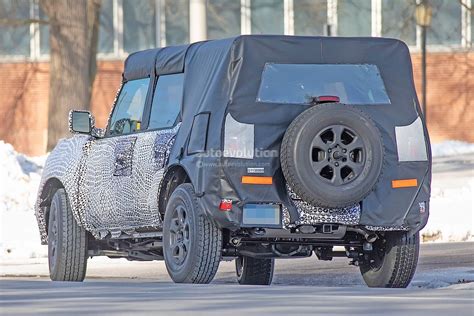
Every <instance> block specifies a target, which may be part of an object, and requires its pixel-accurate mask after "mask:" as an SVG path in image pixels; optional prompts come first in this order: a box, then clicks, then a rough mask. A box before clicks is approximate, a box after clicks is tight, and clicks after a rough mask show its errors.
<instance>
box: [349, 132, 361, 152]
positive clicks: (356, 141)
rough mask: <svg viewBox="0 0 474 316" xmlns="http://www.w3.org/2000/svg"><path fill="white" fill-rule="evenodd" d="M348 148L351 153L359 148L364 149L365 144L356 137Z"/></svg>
mask: <svg viewBox="0 0 474 316" xmlns="http://www.w3.org/2000/svg"><path fill="white" fill-rule="evenodd" d="M346 148H347V150H348V151H349V152H351V151H352V150H354V149H357V148H364V142H363V141H362V139H360V137H357V136H356V137H355V138H354V140H353V141H352V142H351V143H350V144H348V145H347V146H346Z"/></svg>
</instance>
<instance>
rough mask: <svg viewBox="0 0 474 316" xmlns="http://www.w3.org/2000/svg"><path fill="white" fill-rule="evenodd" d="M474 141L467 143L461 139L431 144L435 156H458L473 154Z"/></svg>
mask: <svg viewBox="0 0 474 316" xmlns="http://www.w3.org/2000/svg"><path fill="white" fill-rule="evenodd" d="M473 153H474V143H466V142H462V141H459V140H447V141H444V142H441V143H437V144H431V154H432V156H433V157H446V156H457V155H463V154H473Z"/></svg>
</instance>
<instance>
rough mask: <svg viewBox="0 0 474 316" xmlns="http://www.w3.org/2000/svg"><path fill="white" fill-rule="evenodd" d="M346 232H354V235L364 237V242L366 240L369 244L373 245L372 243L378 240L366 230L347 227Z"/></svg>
mask: <svg viewBox="0 0 474 316" xmlns="http://www.w3.org/2000/svg"><path fill="white" fill-rule="evenodd" d="M347 231H348V232H355V233H358V234H360V235H362V236H364V238H365V240H367V241H368V242H370V243H373V242H374V241H376V240H377V239H378V238H379V237H378V236H377V234H375V233H373V232H368V231H366V230H363V229H362V228H354V227H347Z"/></svg>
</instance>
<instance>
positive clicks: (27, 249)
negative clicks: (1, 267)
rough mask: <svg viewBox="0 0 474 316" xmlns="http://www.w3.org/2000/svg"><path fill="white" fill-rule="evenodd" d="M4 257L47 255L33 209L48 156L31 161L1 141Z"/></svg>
mask: <svg viewBox="0 0 474 316" xmlns="http://www.w3.org/2000/svg"><path fill="white" fill-rule="evenodd" d="M0 161H1V166H0V258H2V257H5V258H8V257H24V258H28V257H37V256H44V255H46V254H47V249H46V247H45V246H41V245H40V238H39V232H38V226H37V224H36V218H35V216H34V211H33V206H34V204H35V201H36V194H37V192H38V186H39V182H40V177H41V171H42V168H43V165H44V163H45V161H46V156H42V157H35V158H29V157H26V156H24V155H22V154H19V153H17V152H16V151H15V150H14V149H13V146H12V145H10V144H6V143H4V142H3V141H0Z"/></svg>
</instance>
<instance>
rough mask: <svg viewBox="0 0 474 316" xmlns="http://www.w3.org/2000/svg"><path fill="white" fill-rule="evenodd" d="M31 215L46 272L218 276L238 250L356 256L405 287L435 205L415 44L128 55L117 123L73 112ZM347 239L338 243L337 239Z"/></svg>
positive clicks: (258, 41)
mask: <svg viewBox="0 0 474 316" xmlns="http://www.w3.org/2000/svg"><path fill="white" fill-rule="evenodd" d="M69 124H70V129H71V131H72V132H73V133H75V135H74V136H73V137H71V138H69V139H63V140H61V141H60V142H59V143H58V145H57V146H56V148H55V149H54V150H53V151H52V152H51V154H50V155H49V158H48V160H47V162H46V166H45V169H44V173H43V176H42V180H41V184H40V188H39V195H38V201H37V204H36V215H37V219H38V224H39V228H40V233H41V237H42V242H43V243H44V244H46V243H47V244H48V249H49V269H50V275H51V279H52V280H63V281H81V280H83V279H84V276H85V273H86V262H87V258H88V257H93V256H101V255H103V256H108V257H114V258H115V257H124V258H127V259H129V260H163V259H164V261H165V263H166V268H167V270H168V272H169V275H170V276H171V278H172V279H173V280H174V281H175V282H186V283H208V282H210V281H211V280H212V279H213V277H214V275H215V274H216V271H217V268H218V265H219V262H220V261H221V259H223V258H228V259H232V258H235V263H236V272H237V278H238V281H239V283H241V284H270V283H271V281H272V276H273V268H274V259H275V258H301V257H309V256H311V255H312V254H313V253H314V254H315V255H316V256H317V257H318V259H320V260H331V259H332V258H333V257H348V258H349V259H350V260H351V263H352V264H354V265H356V266H359V267H360V271H361V273H362V275H363V278H364V280H365V282H366V283H367V284H368V285H369V286H372V287H406V286H407V285H408V284H409V282H410V281H411V279H412V277H413V274H414V272H415V268H416V264H417V259H418V250H419V233H418V232H419V231H420V229H421V228H423V227H424V225H425V224H426V222H427V219H428V210H429V196H430V181H431V154H430V146H429V139H428V133H427V131H426V127H425V124H424V121H423V118H422V115H421V112H420V107H419V103H418V100H417V96H416V93H415V89H414V84H413V77H412V67H411V61H410V55H409V52H408V49H407V46H406V45H405V44H404V43H403V42H401V41H398V40H394V39H384V38H324V37H294V36H239V37H235V38H230V39H224V40H216V41H206V42H199V43H194V44H191V45H185V46H175V47H165V48H161V49H150V50H146V51H141V52H137V53H134V54H131V55H130V56H129V57H128V58H127V60H126V61H125V67H124V72H123V83H122V85H121V87H120V89H119V92H118V94H117V97H116V100H115V101H114V105H113V109H112V113H111V115H110V118H109V121H108V124H107V128H106V129H105V130H101V129H98V128H95V127H94V119H93V117H92V115H91V114H90V113H89V112H84V111H72V112H71V114H70V118H69ZM336 246H339V247H336Z"/></svg>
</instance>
